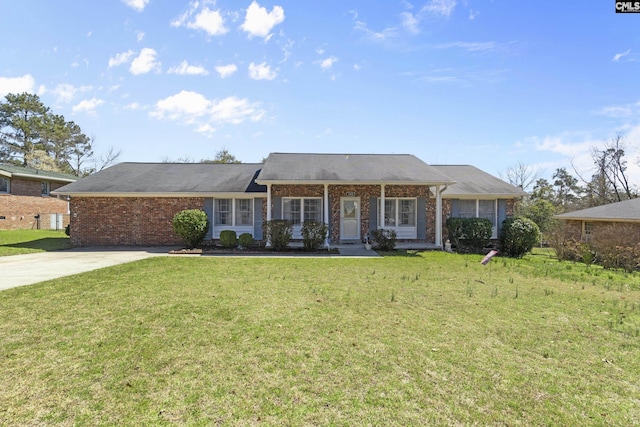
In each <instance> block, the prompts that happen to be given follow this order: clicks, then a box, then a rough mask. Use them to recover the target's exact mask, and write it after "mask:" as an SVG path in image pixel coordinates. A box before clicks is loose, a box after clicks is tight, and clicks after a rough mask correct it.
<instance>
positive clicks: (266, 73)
mask: <svg viewBox="0 0 640 427" xmlns="http://www.w3.org/2000/svg"><path fill="white" fill-rule="evenodd" d="M277 75H278V73H277V72H276V71H275V70H271V67H270V66H268V65H267V63H266V62H263V63H262V64H254V63H253V62H252V63H251V64H249V77H251V78H252V79H253V80H273V79H275V78H276V76H277Z"/></svg>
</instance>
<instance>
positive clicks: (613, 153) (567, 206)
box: [501, 134, 640, 232]
mask: <svg viewBox="0 0 640 427" xmlns="http://www.w3.org/2000/svg"><path fill="white" fill-rule="evenodd" d="M625 149H626V147H625V141H624V136H623V135H622V134H617V135H616V136H615V137H613V138H612V139H611V140H610V141H607V142H605V143H604V144H603V145H602V146H601V147H591V149H590V154H591V160H592V163H593V168H592V170H591V173H590V174H588V173H581V172H580V171H578V170H577V168H576V167H575V166H573V165H572V169H573V174H572V172H570V171H568V170H567V168H558V169H556V170H555V171H554V173H553V175H552V176H551V180H548V179H546V178H541V171H540V169H536V168H534V167H531V166H529V165H526V164H523V163H518V164H517V165H516V166H512V167H510V168H508V169H507V171H506V172H505V173H504V174H501V178H503V179H505V180H506V181H508V182H509V183H511V184H513V185H516V186H518V187H520V188H522V189H524V190H530V189H531V192H530V196H529V197H527V198H525V199H524V200H522V202H521V203H520V204H519V206H518V214H519V215H520V216H524V217H527V218H529V219H531V220H533V221H534V222H535V223H536V224H538V226H539V227H540V230H541V231H542V232H548V231H550V230H551V227H552V226H553V216H554V215H556V214H560V213H564V212H571V211H575V210H579V209H586V208H590V207H595V206H601V205H606V204H609V203H615V202H620V201H623V200H628V199H634V198H637V197H638V196H639V195H640V189H639V188H638V186H637V185H634V184H633V183H632V182H631V180H630V178H629V173H628V161H627V157H626V151H625ZM638 161H639V162H640V160H638Z"/></svg>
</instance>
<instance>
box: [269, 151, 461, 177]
mask: <svg viewBox="0 0 640 427" xmlns="http://www.w3.org/2000/svg"><path fill="white" fill-rule="evenodd" d="M257 182H259V183H261V184H267V183H268V184H332V183H335V184H344V183H358V184H409V185H410V184H416V185H425V184H430V185H437V184H440V185H442V184H453V183H454V180H452V179H451V178H449V177H448V176H447V175H445V174H444V173H442V172H440V171H438V170H437V169H435V168H433V167H432V166H429V165H427V164H426V163H425V162H423V161H422V160H420V159H418V158H417V157H416V156H413V155H410V154H311V153H271V154H270V155H269V157H268V158H267V160H266V161H265V164H264V167H263V168H262V171H261V172H260V174H259V175H258V179H257Z"/></svg>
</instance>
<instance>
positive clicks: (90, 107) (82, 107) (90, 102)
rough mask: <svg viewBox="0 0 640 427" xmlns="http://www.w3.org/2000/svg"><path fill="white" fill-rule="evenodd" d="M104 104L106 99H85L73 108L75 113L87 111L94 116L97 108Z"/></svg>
mask: <svg viewBox="0 0 640 427" xmlns="http://www.w3.org/2000/svg"><path fill="white" fill-rule="evenodd" d="M102 104H104V101H103V100H102V99H98V98H91V99H85V100H83V101H80V102H79V103H78V104H76V105H74V106H73V108H72V109H71V110H72V111H73V112H74V113H87V114H88V115H90V116H94V115H95V114H96V108H98V107H99V106H101V105H102Z"/></svg>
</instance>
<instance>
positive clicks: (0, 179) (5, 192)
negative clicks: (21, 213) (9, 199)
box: [0, 176, 11, 194]
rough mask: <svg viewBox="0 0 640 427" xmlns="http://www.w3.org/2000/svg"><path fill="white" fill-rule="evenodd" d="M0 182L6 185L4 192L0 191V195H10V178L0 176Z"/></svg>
mask: <svg viewBox="0 0 640 427" xmlns="http://www.w3.org/2000/svg"><path fill="white" fill-rule="evenodd" d="M0 181H5V182H6V183H7V185H6V189H5V190H0V194H11V178H9V177H6V176H0Z"/></svg>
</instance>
